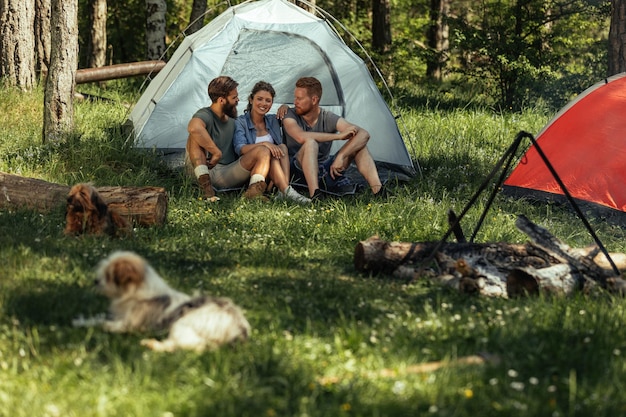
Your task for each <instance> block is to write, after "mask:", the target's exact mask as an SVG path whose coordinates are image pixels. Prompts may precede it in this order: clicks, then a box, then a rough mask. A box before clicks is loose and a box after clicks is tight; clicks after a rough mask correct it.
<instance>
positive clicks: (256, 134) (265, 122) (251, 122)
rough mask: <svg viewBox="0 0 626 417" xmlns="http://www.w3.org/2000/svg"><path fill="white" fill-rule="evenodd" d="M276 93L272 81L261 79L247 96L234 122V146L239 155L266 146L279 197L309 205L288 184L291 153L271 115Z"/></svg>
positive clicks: (272, 178)
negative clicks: (241, 113) (243, 108)
mask: <svg viewBox="0 0 626 417" xmlns="http://www.w3.org/2000/svg"><path fill="white" fill-rule="evenodd" d="M275 96H276V92H275V90H274V87H272V85H271V84H270V83H267V82H265V81H259V82H258V83H256V84H255V85H254V87H253V88H252V92H251V93H250V96H249V97H248V107H247V109H246V110H245V112H244V114H243V115H241V116H239V117H238V118H237V120H236V121H235V136H234V138H233V147H234V148H235V153H237V155H239V156H241V155H245V154H246V153H247V152H250V151H251V150H252V149H254V148H255V147H257V146H265V147H267V148H268V149H269V151H270V154H271V163H270V172H269V178H270V179H271V180H272V181H273V182H274V184H275V185H276V187H278V196H277V198H278V199H281V200H282V199H287V200H291V201H293V202H295V203H298V204H308V203H310V202H311V199H309V198H307V197H305V196H303V195H302V194H300V193H298V192H297V191H296V190H294V189H293V187H291V186H290V185H289V155H288V152H287V146H286V145H285V144H284V143H283V135H282V129H281V127H280V123H279V121H278V118H277V117H276V115H275V114H268V112H269V111H270V109H271V108H272V104H273V103H274V97H275Z"/></svg>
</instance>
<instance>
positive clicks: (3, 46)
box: [0, 0, 36, 90]
mask: <svg viewBox="0 0 626 417" xmlns="http://www.w3.org/2000/svg"><path fill="white" fill-rule="evenodd" d="M34 20H35V0H0V77H2V78H4V79H5V80H6V82H7V83H8V84H9V85H12V86H16V87H18V88H20V89H22V90H31V89H32V88H33V87H34V86H35V82H36V79H35V54H34V53H33V51H34V50H35V30H34Z"/></svg>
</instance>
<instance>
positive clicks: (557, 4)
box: [79, 0, 624, 110]
mask: <svg viewBox="0 0 626 417" xmlns="http://www.w3.org/2000/svg"><path fill="white" fill-rule="evenodd" d="M101 1H102V0H80V7H81V8H82V9H84V10H97V8H96V7H94V3H96V2H101ZM149 3H151V1H149V2H145V1H143V0H142V1H139V0H131V1H121V0H108V3H107V8H108V19H107V22H109V23H108V24H107V57H106V62H108V63H122V62H132V61H139V60H142V59H157V58H160V57H164V58H165V60H167V57H168V55H169V54H170V53H172V52H173V51H174V50H175V46H176V44H177V42H179V41H180V40H181V37H180V36H179V35H180V34H181V33H182V32H183V31H185V33H187V34H188V33H191V32H193V31H195V30H197V29H198V28H199V27H202V25H203V24H204V23H206V22H208V21H210V20H211V19H212V18H213V17H215V16H217V15H218V14H219V13H221V12H223V11H224V10H225V9H226V7H227V6H228V5H229V4H228V3H226V2H222V3H217V2H215V3H211V2H210V3H209V4H208V6H207V7H206V8H205V10H207V12H206V14H205V15H204V17H202V18H198V16H200V15H201V13H202V11H203V10H202V8H201V7H202V5H205V6H206V2H203V1H200V2H198V1H195V2H193V4H191V3H192V2H191V1H180V0H167V4H166V10H167V13H166V15H165V20H166V21H165V25H164V30H165V39H163V45H164V46H166V47H168V46H169V47H170V48H169V49H168V50H166V51H164V50H163V47H161V48H159V47H155V46H153V45H149V44H148V43H149V42H151V39H152V40H154V39H155V37H154V36H152V37H150V36H148V35H146V28H150V27H152V28H154V25H152V26H151V25H149V24H145V22H148V21H154V20H155V19H153V18H151V17H150V14H151V12H150V10H161V13H162V11H163V7H160V8H156V7H152V8H151V9H150V6H149ZM237 3H238V2H237V1H233V2H230V4H237ZM614 3H615V4H614V5H613V6H614V7H613V8H612V5H611V3H610V2H608V1H594V0H591V1H586V0H573V1H572V0H556V1H548V2H546V1H537V0H506V1H499V0H498V1H494V0H489V1H456V2H452V1H450V0H432V1H431V0H417V1H416V0H374V1H371V0H318V1H317V2H315V1H314V2H313V3H306V4H305V3H301V5H302V6H303V7H305V8H307V7H309V8H310V5H311V4H316V5H317V6H319V7H321V8H322V9H324V10H326V11H327V12H329V13H330V14H331V15H332V16H334V17H335V18H336V19H337V20H338V21H339V22H340V24H341V25H343V26H345V28H347V29H348V30H349V32H351V33H352V34H353V35H354V38H355V40H356V41H358V42H359V43H360V44H362V45H363V46H364V47H365V49H366V50H367V51H370V53H371V54H372V57H373V60H374V62H375V63H376V64H377V65H378V66H379V67H380V69H381V72H382V74H384V77H385V81H386V82H387V83H388V84H389V85H390V86H391V87H392V88H394V89H396V91H398V92H399V94H402V92H403V91H406V90H407V88H408V89H409V90H410V87H411V86H414V85H415V84H422V85H425V84H427V85H428V86H429V88H430V89H432V90H433V92H434V93H435V94H436V95H439V93H443V94H444V97H446V96H448V97H449V96H450V95H452V96H454V95H460V96H463V97H465V96H467V89H468V88H469V89H471V90H472V92H471V94H470V95H472V96H475V97H476V100H477V101H480V102H482V103H483V104H488V105H492V106H495V107H496V108H499V109H502V110H504V109H509V110H520V109H521V108H523V107H524V106H529V105H531V106H534V105H537V103H542V104H544V103H545V104H547V105H549V106H550V107H558V106H560V105H562V104H564V102H566V101H567V100H568V99H570V98H571V97H572V96H573V95H574V94H577V93H579V92H580V91H582V90H583V89H584V88H586V87H588V86H589V85H591V84H593V83H595V82H596V81H597V80H598V79H601V78H602V77H605V76H606V75H609V74H612V73H616V72H619V61H618V60H617V58H618V56H619V52H618V53H615V52H613V53H612V51H613V50H617V51H619V50H620V48H619V47H613V49H612V48H611V47H610V45H611V44H610V43H609V35H610V33H609V28H610V25H611V18H612V10H613V11H618V10H619V7H620V6H619V2H614ZM199 4H200V6H198V5H199ZM147 5H148V7H147ZM199 7H200V10H199V9H198V8H199ZM621 7H623V6H621ZM79 16H82V18H80V19H79V21H80V30H79V34H80V45H81V47H80V51H81V57H80V63H81V66H83V67H88V66H93V65H90V63H93V62H95V57H94V50H96V49H97V47H94V45H95V43H94V36H93V33H94V32H93V30H89V28H90V27H91V28H92V27H93V24H94V20H97V18H96V16H95V14H94V13H91V14H90V13H80V14H79ZM619 16H622V18H623V14H622V15H620V14H619V13H617V14H615V17H613V20H614V21H615V22H614V23H616V24H617V23H618V22H617V21H618V20H619ZM194 21H195V24H193V25H192V26H191V27H188V26H189V25H190V23H194ZM621 25H622V26H623V25H624V23H623V22H622V23H621ZM616 27H617V28H619V25H617V26H616ZM148 30H149V29H148ZM613 32H614V34H613V36H617V34H618V33H619V29H615V30H613ZM345 38H346V41H347V42H348V43H350V42H352V41H353V39H351V38H349V37H345ZM156 39H157V42H159V39H160V38H159V37H158V36H157V37H156ZM96 41H97V39H96ZM100 42H101V41H100ZM614 42H615V41H613V43H614ZM351 46H352V48H353V49H354V50H355V51H357V52H358V51H359V48H358V47H357V46H356V45H351ZM622 49H623V48H622ZM150 51H152V52H150ZM154 51H157V52H158V53H160V52H163V53H162V54H161V55H160V56H158V55H155V54H154ZM151 54H152V55H151ZM100 60H101V59H100ZM609 60H611V62H613V61H615V62H614V63H612V64H611V65H609ZM458 90H464V91H458Z"/></svg>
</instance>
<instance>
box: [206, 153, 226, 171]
mask: <svg viewBox="0 0 626 417" xmlns="http://www.w3.org/2000/svg"><path fill="white" fill-rule="evenodd" d="M220 159H222V152H221V151H220V150H217V151H216V152H214V153H212V154H211V159H209V160H208V161H207V165H208V167H209V169H211V168H213V167H215V165H217V164H218V162H220Z"/></svg>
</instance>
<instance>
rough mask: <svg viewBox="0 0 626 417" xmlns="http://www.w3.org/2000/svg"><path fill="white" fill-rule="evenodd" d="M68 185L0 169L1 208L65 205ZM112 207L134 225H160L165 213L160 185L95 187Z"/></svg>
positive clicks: (47, 208)
mask: <svg viewBox="0 0 626 417" xmlns="http://www.w3.org/2000/svg"><path fill="white" fill-rule="evenodd" d="M70 188H71V187H70V186H69V185H61V184H56V183H51V182H47V181H43V180H39V179H35V178H26V177H21V176H18V175H13V174H7V173H3V172H0V209H3V208H6V209H18V208H25V209H30V210H36V211H39V212H42V213H47V212H50V211H52V210H54V209H56V208H59V207H61V206H64V205H65V203H66V199H67V194H68V192H69V190H70ZM95 188H96V190H97V191H98V193H100V195H101V196H102V198H103V199H104V200H105V201H106V203H107V204H108V205H109V207H110V208H111V209H114V210H116V211H118V212H119V213H120V214H121V215H122V216H124V217H126V218H127V220H128V221H129V222H130V223H131V224H133V225H137V226H154V225H161V224H163V223H164V222H165V219H166V216H167V193H166V191H165V189H164V188H162V187H118V186H107V187H95Z"/></svg>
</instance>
